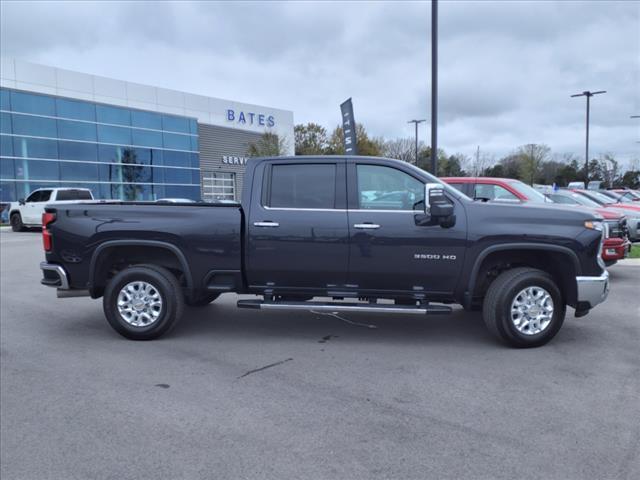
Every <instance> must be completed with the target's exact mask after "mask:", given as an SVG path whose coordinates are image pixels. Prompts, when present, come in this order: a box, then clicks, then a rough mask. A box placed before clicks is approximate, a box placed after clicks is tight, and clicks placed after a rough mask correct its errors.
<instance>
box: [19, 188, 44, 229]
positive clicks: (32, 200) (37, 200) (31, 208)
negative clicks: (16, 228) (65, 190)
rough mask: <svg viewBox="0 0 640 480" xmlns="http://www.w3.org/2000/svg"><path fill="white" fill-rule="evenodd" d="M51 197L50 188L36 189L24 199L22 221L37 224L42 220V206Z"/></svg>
mask: <svg viewBox="0 0 640 480" xmlns="http://www.w3.org/2000/svg"><path fill="white" fill-rule="evenodd" d="M50 198H51V190H36V191H35V192H33V193H32V194H31V195H29V196H28V197H27V199H26V200H25V204H24V208H23V209H22V211H24V215H23V216H22V221H23V222H24V223H26V224H29V225H38V224H40V222H42V214H43V213H44V206H45V205H46V204H47V203H48V202H49V199H50Z"/></svg>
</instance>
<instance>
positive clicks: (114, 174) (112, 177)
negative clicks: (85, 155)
mask: <svg viewBox="0 0 640 480" xmlns="http://www.w3.org/2000/svg"><path fill="white" fill-rule="evenodd" d="M98 176H99V178H100V181H101V182H122V169H121V168H120V165H112V164H100V165H98Z"/></svg>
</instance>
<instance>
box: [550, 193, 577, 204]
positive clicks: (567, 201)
mask: <svg viewBox="0 0 640 480" xmlns="http://www.w3.org/2000/svg"><path fill="white" fill-rule="evenodd" d="M549 198H550V199H551V200H553V201H554V202H556V203H564V204H565V205H578V202H576V201H575V200H574V199H573V198H569V197H565V196H564V195H555V194H551V195H549Z"/></svg>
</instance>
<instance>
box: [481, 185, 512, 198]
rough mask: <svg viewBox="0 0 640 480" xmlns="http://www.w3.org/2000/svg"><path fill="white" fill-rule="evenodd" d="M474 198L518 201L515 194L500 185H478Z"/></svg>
mask: <svg viewBox="0 0 640 480" xmlns="http://www.w3.org/2000/svg"><path fill="white" fill-rule="evenodd" d="M474 198H486V199H488V200H518V197H516V196H515V195H514V194H513V193H511V192H510V191H509V190H507V189H506V188H504V187H501V186H500V185H489V184H483V183H477V184H476V185H475V187H474Z"/></svg>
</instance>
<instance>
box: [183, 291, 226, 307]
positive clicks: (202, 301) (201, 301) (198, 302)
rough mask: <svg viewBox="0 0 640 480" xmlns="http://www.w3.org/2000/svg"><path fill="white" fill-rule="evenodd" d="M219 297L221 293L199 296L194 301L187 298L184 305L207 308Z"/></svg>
mask: <svg viewBox="0 0 640 480" xmlns="http://www.w3.org/2000/svg"><path fill="white" fill-rule="evenodd" d="M219 296H220V294H219V293H205V294H203V295H199V296H198V297H196V298H194V299H191V298H185V299H184V303H186V304H187V305H189V306H190V307H206V306H207V305H209V304H210V303H211V302H213V301H215V300H216V299H217V298H218V297H219Z"/></svg>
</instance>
